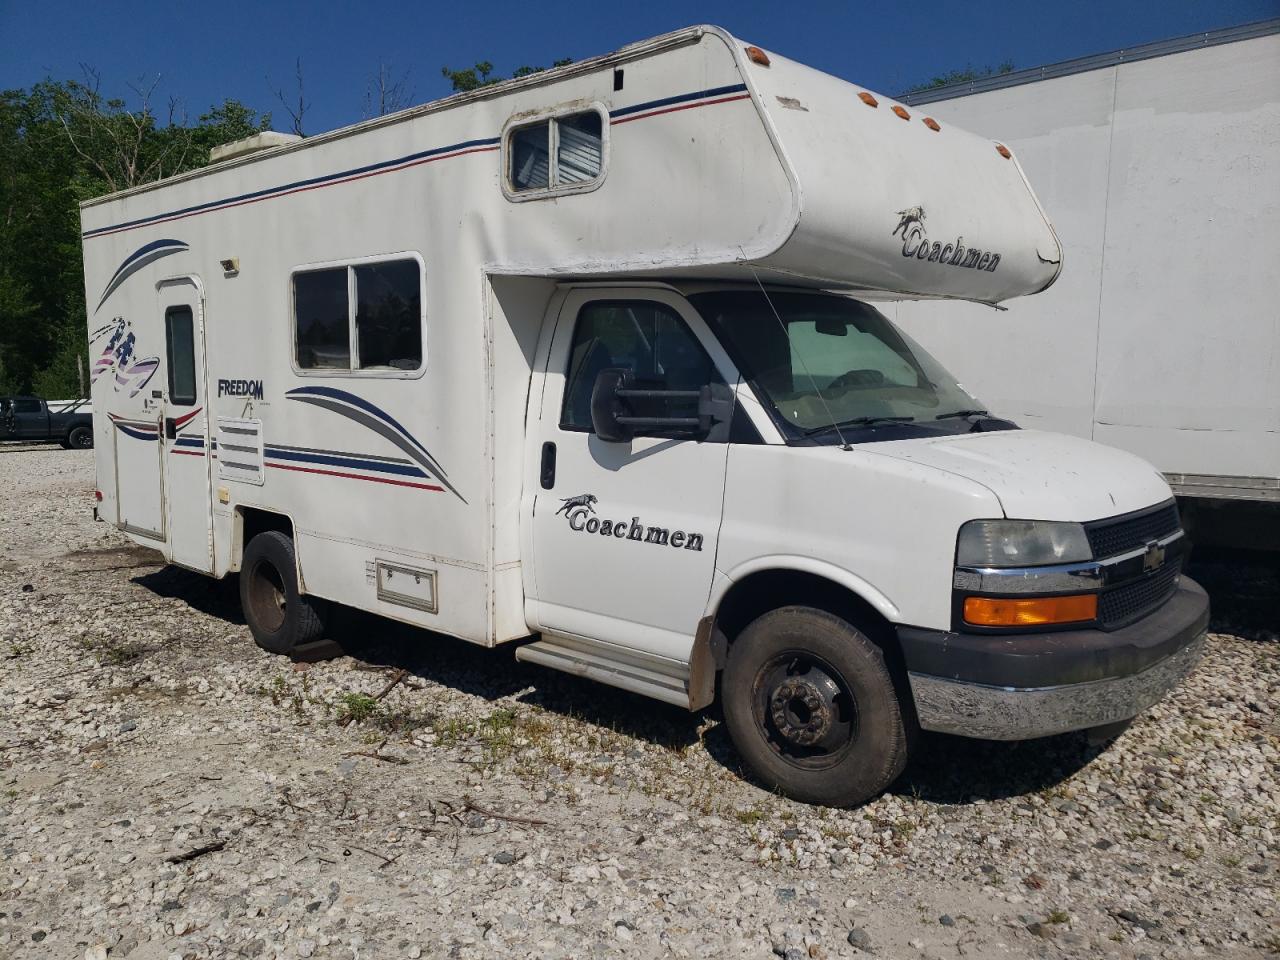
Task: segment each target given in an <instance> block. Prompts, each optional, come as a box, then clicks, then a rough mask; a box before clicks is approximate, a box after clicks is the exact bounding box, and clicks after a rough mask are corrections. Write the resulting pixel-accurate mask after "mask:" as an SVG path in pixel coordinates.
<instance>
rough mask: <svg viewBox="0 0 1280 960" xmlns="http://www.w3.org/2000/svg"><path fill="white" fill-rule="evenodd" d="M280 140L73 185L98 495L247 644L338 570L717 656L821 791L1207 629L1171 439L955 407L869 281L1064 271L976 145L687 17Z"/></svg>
mask: <svg viewBox="0 0 1280 960" xmlns="http://www.w3.org/2000/svg"><path fill="white" fill-rule="evenodd" d="M264 139H265V140H267V141H269V142H271V141H275V142H277V143H278V145H277V146H274V147H270V148H269V149H265V150H260V151H257V152H251V153H245V152H244V151H245V150H248V149H250V148H252V147H256V146H261V145H263V144H262V141H261V140H259V141H256V142H255V143H252V144H246V145H239V146H236V147H234V148H232V149H230V150H227V151H225V152H223V153H222V154H221V155H222V156H226V157H228V159H226V160H224V161H223V162H219V163H215V164H213V165H211V166H210V167H208V168H206V169H203V170H199V171H195V172H192V173H189V174H185V175H183V176H179V177H175V178H173V179H171V180H167V181H164V182H161V183H159V184H154V185H149V186H146V187H142V188H138V189H135V190H131V191H128V192H125V193H120V194H116V195H113V196H110V197H105V198H103V199H101V200H97V201H94V202H92V203H88V204H86V205H85V206H84V207H83V210H82V220H83V235H84V248H85V282H86V285H87V287H86V289H87V296H88V300H87V302H88V303H89V304H90V315H89V332H90V336H91V341H92V343H93V345H94V347H93V351H92V353H93V355H94V357H95V359H94V363H95V366H94V368H93V369H94V374H95V375H94V383H93V401H94V417H95V429H96V432H97V441H98V442H97V447H96V449H97V469H98V472H97V482H98V493H97V496H98V499H99V501H100V502H99V504H98V507H97V510H98V516H99V517H100V518H101V519H103V520H105V521H108V522H111V523H113V524H116V525H117V526H118V527H119V528H120V529H121V530H123V531H125V532H126V533H127V534H128V535H129V536H131V537H133V538H134V539H135V540H137V542H139V543H142V544H146V545H149V546H153V547H155V548H157V549H159V550H162V551H163V552H164V554H165V556H166V557H167V558H168V559H169V560H170V561H171V562H173V563H175V564H179V565H182V566H185V567H189V568H191V569H194V570H199V571H202V572H205V573H209V574H211V575H213V576H217V577H221V576H224V575H226V574H228V573H231V572H235V571H238V572H239V575H240V592H241V599H242V602H243V605H244V609H245V614H246V619H247V621H248V623H249V625H250V628H251V630H252V632H253V634H254V637H255V639H256V640H257V641H258V643H259V644H261V645H262V646H264V647H265V648H267V649H269V650H273V651H277V652H281V653H286V652H294V651H296V650H297V649H298V647H299V646H300V645H305V644H307V643H309V642H312V641H314V640H316V639H317V638H318V637H320V636H321V635H322V633H323V630H324V625H325V619H326V613H327V610H328V608H329V605H330V604H332V603H339V604H346V605H349V606H352V607H357V608H360V609H363V610H367V611H372V612H374V613H377V614H381V615H383V616H386V617H389V618H393V619H396V620H400V621H404V622H406V623H410V624H414V625H417V626H420V627H424V628H429V629H430V630H433V631H436V632H437V633H443V634H450V635H453V636H455V637H460V638H462V639H464V640H467V641H471V642H474V643H478V644H484V645H488V646H496V645H498V644H504V643H508V642H511V641H526V642H523V643H520V644H518V645H517V649H516V656H517V657H519V658H521V659H525V660H530V661H534V662H537V663H540V664H544V665H547V666H551V667H555V668H559V669H563V670H568V671H571V672H575V673H579V674H583V675H586V676H590V677H593V678H595V679H598V680H601V681H603V682H605V683H610V684H613V685H615V686H618V687H622V688H625V689H629V690H633V691H639V692H641V693H644V694H647V695H649V696H653V697H656V698H658V699H661V700H664V701H667V702H670V703H675V704H679V705H680V706H683V707H686V708H689V709H699V708H701V707H703V706H705V705H707V704H708V703H710V702H711V701H712V699H713V698H714V697H715V696H716V694H717V691H718V692H719V693H720V695H721V696H722V697H723V699H724V706H725V712H726V717H727V720H728V726H729V729H730V732H731V734H732V736H733V738H734V741H735V743H736V744H737V745H738V747H739V749H740V750H741V751H742V753H743V755H744V757H745V758H746V760H747V761H748V763H750V764H751V766H752V767H753V768H754V769H755V770H756V771H757V773H758V774H759V775H760V777H761V778H762V779H763V780H764V781H765V782H766V783H769V784H771V785H773V786H776V787H779V788H782V789H784V790H787V791H789V792H790V793H792V794H793V795H794V796H797V797H800V798H803V799H807V800H813V801H818V802H823V803H855V802H858V801H860V800H862V799H865V798H866V797H868V796H870V795H872V794H874V793H875V792H877V791H878V790H880V789H882V788H883V787H884V786H885V785H886V784H887V783H888V782H889V781H891V780H892V779H893V777H894V776H896V775H897V773H898V772H899V771H901V769H902V767H903V765H904V764H905V762H906V756H907V753H906V751H907V743H908V741H909V737H908V733H909V732H910V730H911V729H912V728H913V727H915V726H917V725H919V726H921V727H924V728H926V729H934V730H950V731H954V732H958V733H964V734H967V735H969V736H991V737H1006V738H1018V737H1029V736H1040V735H1045V734H1049V733H1055V732H1059V731H1064V730H1074V729H1081V728H1086V727H1098V726H1103V725H1106V724H1111V723H1113V722H1116V721H1123V720H1125V719H1127V718H1129V717H1132V716H1133V715H1134V714H1136V713H1138V712H1139V711H1141V710H1142V709H1145V707H1146V706H1148V705H1149V704H1150V703H1152V702H1154V700H1155V699H1157V698H1158V697H1160V696H1161V695H1163V693H1164V692H1165V691H1166V690H1167V689H1169V687H1170V686H1171V685H1173V684H1174V683H1176V682H1177V680H1178V679H1179V678H1180V677H1181V676H1182V675H1183V674H1184V673H1185V672H1186V671H1187V670H1188V669H1190V667H1191V665H1193V664H1194V662H1195V660H1196V657H1197V656H1198V654H1199V651H1200V649H1201V645H1202V640H1201V637H1202V634H1203V630H1204V626H1205V622H1206V617H1207V609H1206V607H1207V605H1206V600H1205V597H1204V593H1203V591H1201V590H1200V589H1199V588H1198V587H1197V586H1196V585H1195V584H1193V583H1191V582H1190V581H1188V580H1186V579H1185V578H1180V564H1181V543H1182V532H1181V529H1180V527H1179V521H1178V517H1177V512H1176V510H1175V509H1174V508H1173V505H1172V500H1171V497H1170V492H1169V488H1168V486H1167V485H1166V484H1165V482H1164V481H1163V480H1162V479H1161V478H1160V476H1159V475H1158V474H1157V473H1156V472H1155V471H1154V470H1153V469H1152V468H1151V467H1150V466H1148V465H1146V464H1144V463H1142V462H1141V461H1139V460H1138V459H1136V458H1134V457H1131V456H1129V455H1127V454H1122V453H1119V452H1117V451H1111V450H1108V449H1106V448H1103V447H1098V446H1094V445H1092V444H1089V443H1087V442H1084V441H1080V440H1077V439H1074V438H1066V437H1059V436H1055V435H1052V434H1045V433H1036V432H1033V431H1018V430H1013V429H1003V428H1005V427H1006V426H1008V425H1006V424H1003V423H1002V422H1000V421H996V420H994V419H991V418H984V417H981V416H979V415H977V414H973V413H971V412H970V411H971V410H972V408H973V407H974V405H975V404H976V401H975V400H974V399H973V398H972V397H971V396H969V395H968V394H967V393H965V392H964V390H963V389H962V388H960V387H959V385H958V384H956V383H955V382H954V380H953V379H952V378H951V377H950V375H949V374H947V373H946V371H945V370H944V369H942V368H941V367H940V366H938V364H937V363H936V362H935V361H933V360H932V359H931V358H929V356H928V355H927V354H926V353H924V351H922V350H920V349H919V347H918V346H916V345H915V344H913V343H912V342H911V341H909V340H908V339H906V338H904V337H903V336H902V335H901V334H900V333H898V332H897V331H896V330H895V329H894V328H893V326H892V325H891V324H890V323H889V322H888V321H887V320H886V319H885V318H884V316H883V315H882V314H881V313H880V312H879V311H877V310H876V309H875V308H874V307H872V306H870V305H869V303H867V302H866V301H867V300H870V299H881V300H887V301H892V300H893V299H894V298H898V297H904V296H905V297H921V296H923V297H944V298H946V297H950V298H961V299H966V300H975V301H980V302H984V303H997V302H999V301H1002V300H1005V299H1007V298H1010V297H1016V296H1020V295H1024V294H1029V293H1034V292H1036V291H1038V290H1041V289H1043V288H1044V287H1046V286H1048V285H1049V284H1050V283H1052V282H1053V280H1054V279H1055V277H1056V275H1057V273H1058V266H1059V261H1060V251H1059V248H1058V243H1057V239H1056V237H1055V235H1054V231H1053V228H1052V226H1051V225H1050V224H1049V221H1048V219H1047V218H1046V217H1045V215H1044V213H1043V211H1042V210H1041V209H1040V206H1039V203H1038V202H1037V200H1036V198H1035V196H1034V194H1033V193H1032V191H1031V189H1030V187H1029V186H1028V184H1027V181H1026V179H1025V177H1024V176H1023V174H1022V171H1021V169H1020V167H1019V165H1018V162H1017V160H1016V159H1014V158H1013V156H1012V154H1011V153H1010V152H1009V150H1008V149H1007V148H1006V147H1004V146H1003V145H1001V144H996V143H993V142H991V141H988V140H984V139H981V138H979V137H974V136H971V135H969V134H966V133H964V132H963V131H961V130H959V129H957V128H954V127H952V126H950V125H949V124H939V123H937V122H936V121H935V120H933V119H932V118H929V117H924V116H919V115H915V116H913V115H912V114H911V113H910V112H909V111H908V110H907V109H906V108H904V107H903V106H902V105H901V104H897V103H894V102H892V101H890V100H887V99H884V98H880V97H878V96H877V95H875V94H873V93H872V92H870V91H867V90H864V89H861V88H858V87H854V86H852V85H850V84H847V83H844V82H842V81H839V80H836V79H834V78H832V77H829V76H826V75H823V74H821V73H818V72H816V71H813V70H810V69H808V68H806V67H803V66H801V65H800V64H797V63H793V62H791V61H788V60H786V59H785V58H783V57H780V56H777V55H776V54H773V53H771V52H768V51H764V50H761V49H759V48H756V47H751V46H745V45H744V44H742V43H741V42H739V41H738V40H735V39H734V38H732V37H730V36H729V35H728V34H726V33H725V32H724V31H722V30H719V29H717V28H713V27H696V28H690V29H688V30H683V31H680V32H678V33H673V34H670V35H667V36H663V37H659V38H656V39H654V40H650V41H646V42H644V43H640V44H636V45H634V46H631V47H627V48H624V49H622V50H620V51H618V52H616V53H613V54H610V55H608V56H605V57H600V58H598V59H594V60H589V61H585V62H583V63H579V64H574V65H571V66H568V67H564V68H561V69H557V70H553V71H549V72H547V73H545V74H538V75H535V76H532V77H528V78H523V79H520V80H514V81H511V82H508V83H503V84H500V85H497V86H494V87H489V88H484V89H482V90H478V91H475V92H471V93H466V94H460V95H458V96H455V97H451V98H449V99H446V100H443V101H441V102H438V103H433V104H428V105H426V106H423V107H420V108H416V109H413V110H408V111H405V112H403V113H400V114H397V115H394V116H391V117H386V118H382V119H379V120H374V121H370V122H367V123H363V124H360V125H358V126H354V127H350V128H347V129H343V130H338V131H335V132H333V133H330V134H325V135H322V136H317V137H313V138H310V139H307V140H305V141H299V142H286V141H287V138H286V141H282V140H280V138H278V137H276V138H271V137H268V138H264ZM925 211H927V217H928V229H929V231H930V233H929V237H930V238H936V240H932V239H931V240H926V239H925V238H924V235H923V230H924V221H925V217H926V213H925ZM958 237H963V238H964V239H956V238H958ZM904 238H906V239H905V241H904ZM904 242H905V243H907V244H908V245H909V246H911V248H912V253H911V256H910V257H903V256H902V255H901V254H900V252H899V248H900V247H901V246H902V244H903V243H904ZM830 291H836V292H830ZM1009 518H1015V519H1013V520H1010V519H1009ZM1011 638H1016V639H1017V640H1018V642H1017V643H1011ZM422 642H423V643H431V642H432V637H431V635H430V634H428V633H424V634H423V635H422ZM718 679H719V681H720V682H719V683H717V680H718Z"/></svg>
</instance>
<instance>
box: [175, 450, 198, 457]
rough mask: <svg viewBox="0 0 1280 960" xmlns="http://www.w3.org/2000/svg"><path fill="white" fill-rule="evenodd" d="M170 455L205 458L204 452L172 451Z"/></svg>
mask: <svg viewBox="0 0 1280 960" xmlns="http://www.w3.org/2000/svg"><path fill="white" fill-rule="evenodd" d="M169 452H170V453H176V454H178V455H179V456H182V457H203V456H204V451H203V450H170V451H169Z"/></svg>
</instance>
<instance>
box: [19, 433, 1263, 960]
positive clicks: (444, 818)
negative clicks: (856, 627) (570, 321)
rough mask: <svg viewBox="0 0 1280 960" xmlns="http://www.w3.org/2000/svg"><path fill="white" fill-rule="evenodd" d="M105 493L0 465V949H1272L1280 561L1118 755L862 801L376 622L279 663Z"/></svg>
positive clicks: (626, 700)
mask: <svg viewBox="0 0 1280 960" xmlns="http://www.w3.org/2000/svg"><path fill="white" fill-rule="evenodd" d="M92 477H93V467H92V454H91V453H79V452H67V451H63V450H60V449H57V448H53V449H49V448H21V447H7V448H4V449H0V531H3V535H2V537H0V850H2V851H3V864H2V866H0V957H6V956H12V957H60V958H68V957H76V958H78V957H82V956H83V957H87V958H102V957H106V956H110V957H133V958H175V957H176V958H187V957H239V956H243V957H264V958H266V957H290V958H292V957H313V956H314V957H343V958H351V957H370V958H382V957H432V958H435V957H442V958H443V957H451V958H470V957H604V956H615V955H616V956H636V957H641V956H643V957H648V956H667V955H673V956H679V957H686V956H689V957H694V956H696V957H702V956H730V957H761V958H768V957H770V956H773V955H777V956H782V957H785V958H823V957H853V956H862V955H864V954H874V955H876V956H878V957H904V958H912V957H944V958H950V957H957V956H968V957H1004V956H1009V957H1023V956H1035V957H1058V956H1070V957H1097V956H1114V957H1130V958H1138V957H1151V958H1155V957H1190V956H1206V957H1258V956H1275V955H1276V954H1277V953H1280V927H1278V923H1277V918H1278V917H1280V909H1278V904H1277V885H1276V870H1277V868H1278V867H1280V847H1278V843H1280V822H1278V815H1280V775H1278V766H1280V764H1278V760H1280V749H1278V748H1280V719H1278V718H1277V703H1278V702H1280V639H1278V638H1277V635H1276V633H1275V632H1274V629H1273V628H1274V625H1275V622H1276V619H1275V618H1277V617H1280V605H1277V604H1276V603H1275V602H1274V601H1275V600H1276V598H1277V597H1280V575H1278V574H1277V571H1276V568H1275V567H1274V566H1271V567H1268V566H1265V565H1264V566H1255V567H1251V568H1242V569H1243V570H1244V572H1243V573H1241V574H1240V575H1239V576H1237V577H1235V578H1233V577H1232V575H1231V573H1230V571H1231V569H1232V568H1231V566H1230V560H1229V559H1228V560H1226V561H1216V562H1217V564H1218V565H1217V566H1216V567H1214V568H1213V570H1211V571H1210V573H1214V572H1216V575H1217V576H1218V578H1219V580H1220V581H1221V582H1222V583H1224V584H1226V585H1228V586H1230V585H1231V584H1232V583H1237V585H1240V584H1243V587H1242V589H1244V590H1245V591H1246V592H1248V593H1249V595H1250V596H1251V597H1252V598H1253V599H1254V600H1255V601H1256V600H1257V599H1258V598H1259V597H1261V598H1264V599H1265V598H1267V597H1270V598H1271V602H1270V605H1269V607H1268V605H1267V604H1266V603H1265V602H1264V603H1262V604H1261V605H1259V604H1257V603H1253V605H1252V606H1250V607H1249V609H1269V610H1270V611H1271V615H1272V617H1273V619H1272V623H1271V624H1270V625H1267V624H1266V623H1264V622H1262V621H1263V619H1265V618H1259V617H1253V618H1252V619H1251V620H1250V622H1248V623H1245V624H1244V625H1240V624H1239V623H1237V622H1236V621H1234V620H1232V619H1230V614H1231V598H1230V596H1225V597H1223V596H1220V597H1219V598H1218V600H1217V603H1218V607H1219V608H1221V609H1219V617H1220V619H1219V620H1218V621H1216V628H1217V629H1226V628H1227V627H1226V625H1228V624H1229V625H1230V629H1232V630H1233V631H1234V633H1232V634H1228V633H1223V632H1219V633H1215V634H1213V635H1212V636H1211V638H1210V644H1209V652H1208V655H1207V657H1206V659H1205V660H1204V662H1203V663H1202V665H1201V666H1200V668H1199V669H1198V670H1197V672H1196V673H1195V675H1194V676H1193V677H1191V678H1190V679H1189V681H1188V682H1187V683H1186V684H1184V685H1183V687H1182V688H1181V689H1180V690H1179V691H1178V692H1177V693H1176V694H1175V695H1173V696H1171V697H1169V698H1168V699H1166V700H1165V701H1164V702H1162V703H1161V704H1159V705H1158V706H1157V707H1155V708H1154V709H1153V710H1151V711H1150V712H1149V713H1148V714H1147V715H1145V716H1144V717H1142V718H1140V719H1139V720H1138V722H1136V723H1135V724H1134V725H1133V726H1132V727H1131V728H1130V729H1129V730H1128V731H1126V732H1125V733H1124V734H1123V735H1121V736H1120V737H1119V739H1118V740H1116V741H1114V742H1112V743H1110V744H1108V745H1105V746H1100V747H1091V746H1090V745H1088V744H1087V743H1086V741H1085V738H1084V737H1083V736H1078V735H1072V736H1064V737H1056V738H1051V739H1047V740H1040V741H1035V742H1031V743H1025V744H997V743H985V742H973V741H967V740H962V739H952V738H940V737H925V738H924V739H923V741H922V744H921V746H922V750H921V753H920V755H919V757H918V759H917V760H916V762H915V763H914V764H913V765H912V767H911V768H910V769H909V770H908V772H907V774H906V775H905V776H904V777H903V779H902V780H901V781H900V782H899V783H898V784H896V785H895V786H894V788H893V789H892V790H891V791H890V792H889V793H888V794H886V795H885V796H883V797H881V798H880V799H878V800H876V801H875V802H873V803H871V804H869V805H867V806H865V807H863V808H861V809H859V810H851V811H841V810H829V809H820V808H814V807H807V806H803V805H800V804H796V803H792V802H789V801H787V800H784V799H781V798H779V797H776V796H774V795H771V794H769V793H767V792H764V791H762V790H760V789H759V788H757V787H755V786H753V785H752V784H751V783H750V782H749V781H748V780H746V779H745V778H744V776H743V773H742V771H741V769H740V767H739V766H738V764H737V761H736V758H735V757H734V755H733V752H732V750H731V749H730V747H729V745H728V740H727V737H726V735H725V733H724V730H723V726H722V725H721V723H720V722H719V719H718V717H717V716H716V715H715V713H714V712H712V713H708V714H706V715H701V716H692V715H690V714H688V713H685V712H681V711H679V710H676V709H673V708H669V707H666V706H664V705H662V704H659V703H655V702H652V701H648V700H643V699H640V698H636V697H632V696H628V695H626V694H623V693H620V692H618V691H613V690H610V689H609V688H607V687H602V686H597V685H594V684H591V683H588V682H586V681H580V680H577V679H575V678H571V677H567V676H563V675H559V674H554V673H550V672H547V671H543V670H541V669H538V668H535V667H532V666H528V665H525V664H518V663H516V662H515V661H514V660H513V658H512V655H511V652H510V650H498V651H484V650H480V649H477V648H474V647H470V646H468V645H466V644H463V643H460V642H457V641H453V640H448V639H445V638H441V637H437V636H434V635H432V634H427V633H423V632H417V631H411V630H408V629H405V628H401V627H398V626H395V625H393V624H388V623H384V622H382V621H377V620H374V619H372V618H369V617H366V616H364V615H361V614H357V613H354V612H351V613H344V614H343V615H342V616H341V617H340V618H339V622H338V624H337V626H336V628H335V633H336V635H337V636H338V637H340V638H341V639H342V640H343V642H344V643H345V644H346V650H347V652H348V654H349V655H347V656H342V657H339V658H338V659H334V660H330V661H328V662H323V663H312V664H304V663H298V664H294V663H291V662H290V661H289V660H288V659H285V658H281V657H272V656H269V655H267V654H265V653H262V652H261V651H259V650H258V649H257V648H256V647H255V646H254V645H253V642H252V640H251V638H250V636H249V631H248V630H247V628H246V627H245V626H244V624H243V621H242V619H241V617H240V615H239V611H238V606H237V602H236V594H235V585H234V582H227V583H215V582H213V581H210V580H207V579H204V578H201V577H198V576H196V575H194V574H189V573H186V572H182V571H179V570H176V569H173V568H165V567H163V566H161V565H160V564H158V563H157V562H156V559H157V558H156V555H155V554H152V553H150V552H148V551H145V550H141V549H138V548H135V547H133V546H132V545H131V544H130V543H129V542H128V541H127V540H126V539H125V538H123V537H122V536H120V535H119V534H117V533H116V532H115V531H114V530H112V529H111V528H109V527H107V526H105V525H102V524H94V523H93V522H92V520H91V518H90V514H89V511H90V506H91V491H92ZM1224 564H1225V566H1224ZM1224 571H1226V572H1224ZM402 669H403V670H406V671H408V673H407V680H406V681H405V682H403V683H401V684H399V685H398V686H396V687H395V688H394V689H393V690H392V691H391V693H390V694H389V695H387V696H386V697H385V699H383V700H381V701H378V702H374V699H373V698H374V697H375V696H376V695H377V694H378V693H379V692H380V691H382V690H383V689H384V688H385V687H387V685H388V684H389V683H390V682H391V681H392V680H394V679H395V678H396V677H397V676H398V671H400V670H402ZM347 718H350V722H349V723H348V724H347V725H342V723H341V721H342V720H344V719H347ZM184 858H185V859H184Z"/></svg>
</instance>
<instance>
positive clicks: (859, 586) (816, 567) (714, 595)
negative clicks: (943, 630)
mask: <svg viewBox="0 0 1280 960" xmlns="http://www.w3.org/2000/svg"><path fill="white" fill-rule="evenodd" d="M766 570H794V571H796V572H798V573H808V574H812V575H814V576H818V577H822V578H823V579H824V580H830V581H831V582H832V583H836V584H839V585H840V586H842V587H844V588H845V589H846V590H848V591H849V592H850V593H852V594H854V595H855V596H857V597H859V598H861V599H862V600H864V601H866V602H867V603H868V604H870V605H871V607H872V608H873V609H874V610H875V611H876V612H877V613H879V614H880V615H881V616H882V617H884V618H885V620H887V621H888V622H889V623H897V622H898V616H899V614H900V611H899V609H898V607H897V605H896V604H895V603H894V602H893V601H892V600H890V599H889V597H888V596H887V595H886V594H885V593H884V592H883V591H881V590H880V589H879V588H877V587H876V586H875V585H874V584H872V583H870V582H868V581H867V580H864V579H863V578H862V577H859V576H858V575H857V574H854V573H850V572H849V571H848V570H845V569H843V568H842V567H837V566H836V565H835V564H832V563H827V562H826V561H824V560H815V559H814V558H812V557H802V556H796V555H792V554H769V555H767V556H762V557H755V558H753V559H751V560H748V561H746V562H745V563H740V564H738V565H737V566H736V567H734V568H733V569H732V570H719V571H718V572H719V573H720V576H719V577H717V578H716V581H715V582H714V583H713V584H712V587H711V595H710V597H709V598H708V599H707V606H706V609H705V611H704V613H703V616H704V617H714V616H715V615H716V611H718V610H719V609H720V604H721V602H722V601H723V600H724V598H725V595H726V594H727V593H728V592H729V591H730V590H731V589H732V588H733V587H734V586H735V585H736V584H737V583H738V582H739V581H740V580H744V579H746V578H747V577H749V576H751V575H752V574H753V573H761V572H763V571H766Z"/></svg>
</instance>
